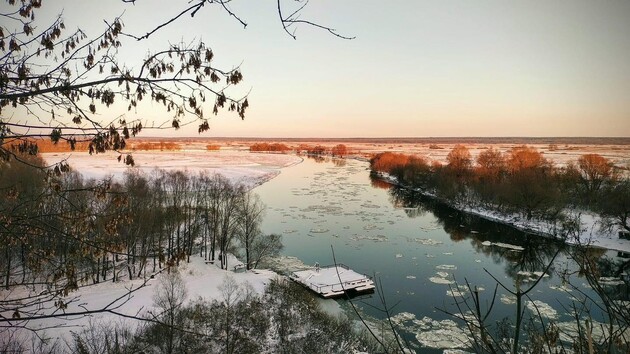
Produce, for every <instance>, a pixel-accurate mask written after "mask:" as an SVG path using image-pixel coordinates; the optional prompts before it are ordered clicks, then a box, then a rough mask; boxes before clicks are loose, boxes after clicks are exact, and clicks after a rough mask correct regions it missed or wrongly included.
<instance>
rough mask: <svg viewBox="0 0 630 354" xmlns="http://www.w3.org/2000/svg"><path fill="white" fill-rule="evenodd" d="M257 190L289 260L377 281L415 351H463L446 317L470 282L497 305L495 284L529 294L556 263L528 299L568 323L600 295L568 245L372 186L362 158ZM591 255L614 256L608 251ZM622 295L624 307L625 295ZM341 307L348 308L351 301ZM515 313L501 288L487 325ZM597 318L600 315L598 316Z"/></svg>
mask: <svg viewBox="0 0 630 354" xmlns="http://www.w3.org/2000/svg"><path fill="white" fill-rule="evenodd" d="M256 192H257V193H258V194H259V195H260V197H261V199H262V201H263V202H264V203H265V204H266V205H267V208H268V209H267V212H266V215H265V218H264V222H263V225H262V228H263V231H264V232H266V233H281V234H282V235H283V243H284V250H283V255H284V256H288V257H297V259H298V260H299V261H301V262H303V263H304V264H306V265H313V264H315V263H316V262H317V263H319V264H321V265H327V264H333V256H332V249H334V253H335V255H336V260H337V262H338V263H344V264H346V265H348V266H349V267H350V268H352V269H354V270H356V271H358V272H361V273H364V274H367V275H371V276H374V277H375V279H376V280H378V282H379V283H380V285H381V287H382V290H383V295H384V298H385V299H386V301H387V305H388V307H389V308H390V311H391V314H392V315H397V316H395V317H396V319H397V320H399V321H398V322H397V323H400V324H401V326H403V328H402V330H401V333H403V335H404V337H405V339H406V340H408V341H409V343H410V345H411V347H412V349H415V350H420V349H421V350H422V351H423V352H431V351H434V352H441V349H438V348H445V347H451V348H457V347H465V343H459V342H462V341H463V342H465V341H466V336H465V332H464V331H462V330H461V324H462V323H461V321H460V322H456V323H457V324H458V327H457V328H455V327H454V326H453V323H452V321H451V320H454V319H455V318H454V317H453V316H450V315H448V314H446V313H444V311H448V312H454V313H458V312H459V311H458V309H457V307H456V306H455V305H454V303H455V299H459V300H461V299H463V298H467V297H468V296H469V295H470V294H469V292H468V291H467V290H468V289H467V288H465V287H464V285H465V284H466V282H468V283H469V284H471V285H473V286H477V287H479V289H480V290H481V298H482V307H485V306H486V305H488V304H490V302H491V301H492V294H493V292H494V289H495V286H496V284H497V281H496V280H498V281H500V282H501V283H502V284H503V285H505V286H506V287H507V288H509V289H514V286H515V284H516V283H517V282H519V283H520V284H522V285H521V288H522V289H524V288H526V287H528V286H529V285H530V284H532V282H533V280H535V279H536V275H534V274H532V273H531V272H541V271H544V270H545V268H546V266H547V265H548V264H549V263H550V262H551V261H552V259H553V262H552V264H551V267H550V268H549V270H548V272H547V273H548V274H547V275H545V276H544V278H543V279H542V281H541V282H540V283H538V284H537V285H536V287H535V288H534V289H533V290H532V292H530V294H529V295H530V298H531V299H530V300H532V301H536V302H535V303H536V304H537V305H538V310H539V311H541V314H542V317H543V319H544V320H549V319H553V320H555V321H558V322H563V321H564V322H567V323H569V324H570V323H571V321H572V317H571V316H572V315H571V314H570V313H569V309H570V308H571V306H572V304H573V303H574V302H575V304H578V305H579V304H581V303H582V302H583V298H584V297H585V296H594V295H595V294H594V292H593V291H592V290H591V289H590V287H589V286H588V285H587V284H586V283H587V282H586V280H585V279H584V278H581V277H580V274H579V272H578V268H577V265H576V264H575V263H574V262H573V261H572V260H571V258H570V257H569V252H567V251H566V246H564V244H562V243H559V242H557V241H553V240H550V239H547V238H544V237H540V236H534V235H528V234H525V233H523V232H520V231H518V230H515V229H513V228H511V227H508V226H505V225H501V224H497V223H494V222H490V221H486V220H483V219H480V218H478V217H473V216H470V215H466V214H463V213H460V212H458V211H456V210H453V209H450V208H448V207H445V206H443V205H439V204H437V203H435V202H433V201H431V200H428V199H426V198H422V197H421V196H419V195H414V194H413V193H410V192H408V191H405V190H403V189H399V188H395V187H392V186H390V185H388V184H386V183H383V182H381V181H378V180H373V179H370V174H369V169H368V164H367V163H366V162H364V161H357V160H352V159H347V160H326V161H322V160H318V161H317V160H314V159H310V158H309V159H305V160H304V162H303V163H300V164H297V165H295V166H292V167H288V168H285V169H283V170H282V173H281V174H280V175H279V176H277V177H276V178H274V179H273V180H271V181H269V182H267V183H265V184H263V185H262V186H259V187H257V188H256ZM594 253H596V254H597V255H598V256H601V257H608V258H611V259H614V258H615V257H616V256H617V253H616V252H606V251H603V250H596V251H594ZM556 254H557V255H556ZM554 255H555V259H554ZM286 260H287V259H285V261H286ZM288 260H294V259H292V258H288ZM298 266H299V262H285V263H284V267H285V270H291V268H297V267H298ZM493 277H494V278H496V280H495V279H493ZM572 285H573V286H574V287H572ZM581 292H583V294H581ZM452 295H455V297H453V296H452ZM459 295H461V296H459ZM623 296H625V297H626V298H625V299H624V300H627V289H625V295H623V294H622V297H623ZM331 301H333V300H331ZM337 301H339V302H340V303H341V304H342V307H344V308H346V309H347V307H348V306H347V305H348V304H347V303H346V301H345V300H337ZM354 301H355V304H357V305H358V306H359V307H360V308H361V311H362V312H363V313H364V314H365V315H366V317H368V318H375V319H383V318H384V317H385V315H384V313H383V312H382V311H380V310H378V308H382V304H381V302H380V300H379V296H377V295H376V294H374V295H371V296H364V297H361V298H359V299H355V300H354ZM530 308H531V309H533V310H534V311H535V309H534V308H533V307H530ZM514 311H515V306H514V304H513V298H512V297H510V296H509V294H508V293H507V291H505V290H504V289H503V288H501V287H499V288H498V290H497V299H496V301H495V305H494V308H493V310H492V314H491V316H490V318H491V319H496V320H500V319H502V318H504V317H508V318H512V319H513V318H514V317H515V312H514ZM525 312H526V314H527V315H531V314H533V312H531V310H525ZM348 313H349V312H348ZM599 315H600V314H599V313H597V312H595V313H594V316H595V318H596V319H597V316H599ZM414 320H415V321H414Z"/></svg>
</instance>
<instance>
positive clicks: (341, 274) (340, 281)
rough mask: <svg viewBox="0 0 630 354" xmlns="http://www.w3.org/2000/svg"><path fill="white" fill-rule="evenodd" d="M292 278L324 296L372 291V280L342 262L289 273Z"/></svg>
mask: <svg viewBox="0 0 630 354" xmlns="http://www.w3.org/2000/svg"><path fill="white" fill-rule="evenodd" d="M289 277H290V278H291V279H292V280H294V281H296V282H298V283H300V284H302V285H304V286H305V287H307V288H309V289H310V290H312V291H314V292H316V293H317V294H319V295H320V296H322V297H324V298H333V297H341V296H343V295H345V294H348V295H357V294H362V293H371V292H374V281H372V279H370V277H368V276H367V275H363V274H360V273H357V272H355V271H353V270H352V269H350V268H349V267H348V266H346V265H343V264H337V265H336V266H335V265H329V266H325V267H320V266H319V265H318V264H316V265H315V267H313V268H310V269H306V270H300V271H296V272H293V273H291V275H290V276H289Z"/></svg>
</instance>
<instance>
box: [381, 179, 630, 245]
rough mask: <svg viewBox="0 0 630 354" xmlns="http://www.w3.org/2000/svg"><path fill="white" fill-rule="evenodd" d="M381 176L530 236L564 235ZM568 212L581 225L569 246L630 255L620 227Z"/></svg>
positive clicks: (555, 229) (550, 226)
mask: <svg viewBox="0 0 630 354" xmlns="http://www.w3.org/2000/svg"><path fill="white" fill-rule="evenodd" d="M377 176H378V177H379V178H381V179H382V180H384V181H386V182H388V183H391V184H393V185H397V186H400V187H403V188H407V189H410V190H414V191H415V192H418V193H421V194H422V195H424V196H427V197H429V198H433V199H436V200H439V201H440V202H441V203H444V204H446V205H448V206H450V207H452V208H454V209H457V210H460V211H462V212H465V213H468V214H471V215H475V216H478V217H481V218H484V219H487V220H491V221H494V222H497V223H501V224H504V225H509V226H512V227H514V228H516V229H519V230H521V231H524V232H527V233H531V234H536V235H540V236H543V237H557V235H558V234H559V233H560V230H559V229H558V227H559V226H558V225H555V224H553V223H549V222H546V221H543V220H537V219H531V220H527V219H526V218H524V217H523V216H522V215H520V214H505V213H500V212H498V211H495V210H490V209H484V208H482V207H472V206H469V205H464V204H461V203H454V202H450V201H446V200H443V199H440V198H438V197H437V196H436V195H434V194H432V193H429V192H426V191H424V190H422V189H420V188H411V187H409V186H405V185H402V184H400V183H399V182H398V180H397V179H396V178H395V177H393V176H390V175H387V174H384V173H379V174H377ZM565 213H566V215H567V216H569V217H571V218H574V219H576V220H579V222H580V225H581V226H580V232H579V233H578V235H574V236H572V237H567V238H566V239H565V242H567V243H568V244H579V245H589V246H593V247H600V248H605V249H609V250H615V251H620V252H625V253H630V240H623V239H620V238H619V237H618V232H619V229H617V228H606V227H603V226H604V222H603V220H602V218H601V217H600V216H598V215H596V214H594V213H590V212H580V211H575V210H566V211H565Z"/></svg>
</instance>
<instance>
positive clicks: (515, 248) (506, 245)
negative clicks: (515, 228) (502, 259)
mask: <svg viewBox="0 0 630 354" xmlns="http://www.w3.org/2000/svg"><path fill="white" fill-rule="evenodd" d="M481 244H482V245H484V246H487V247H489V246H496V247H501V248H507V249H510V250H513V251H523V250H525V248H523V247H521V246H517V245H512V244H509V243H503V242H490V241H483V242H482V243H481Z"/></svg>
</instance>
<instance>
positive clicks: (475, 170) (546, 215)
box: [370, 145, 630, 231]
mask: <svg viewBox="0 0 630 354" xmlns="http://www.w3.org/2000/svg"><path fill="white" fill-rule="evenodd" d="M370 166H371V169H372V171H374V172H380V173H386V174H388V175H390V176H393V177H395V178H396V180H397V181H398V183H400V184H402V185H405V186H409V187H411V188H415V189H418V190H421V191H423V192H425V193H426V194H429V195H432V196H434V197H436V198H439V199H441V200H443V201H445V202H447V203H451V204H453V203H455V204H457V205H461V206H466V207H469V208H478V209H485V210H490V211H495V212H499V213H503V214H506V215H509V214H518V215H521V216H522V217H523V218H524V219H526V220H541V221H544V222H548V223H552V224H556V223H558V224H561V223H562V222H565V221H567V218H568V217H569V215H568V214H567V211H568V210H581V211H587V212H592V213H596V214H599V215H600V216H601V217H602V218H603V219H602V220H604V221H606V225H603V226H605V227H609V228H610V230H614V229H620V230H625V231H630V202H629V201H630V180H629V179H628V178H627V177H626V176H624V175H623V173H621V172H620V171H618V170H617V169H616V168H615V167H614V166H613V165H612V163H611V162H610V161H608V160H607V159H606V158H605V157H602V156H600V155H597V154H585V155H582V156H581V157H580V158H579V159H578V160H577V161H573V162H570V163H568V164H567V165H565V166H556V165H554V164H553V163H552V161H550V160H548V159H546V158H545V157H544V155H543V154H542V153H540V152H539V151H537V150H536V149H534V148H532V147H529V146H517V147H514V148H512V149H511V150H509V151H508V152H507V153H502V152H500V151H498V150H496V149H494V148H489V149H486V150H484V151H482V152H481V153H479V155H478V156H477V158H476V159H473V158H472V156H471V154H470V152H469V151H468V149H467V148H466V147H465V146H463V145H456V146H455V147H454V148H453V149H452V150H451V151H450V153H449V154H448V156H447V163H446V164H440V163H436V162H430V161H429V159H427V158H425V157H423V156H414V155H406V154H398V153H390V152H385V153H381V154H377V155H375V156H374V157H373V158H372V159H371V160H370Z"/></svg>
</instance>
